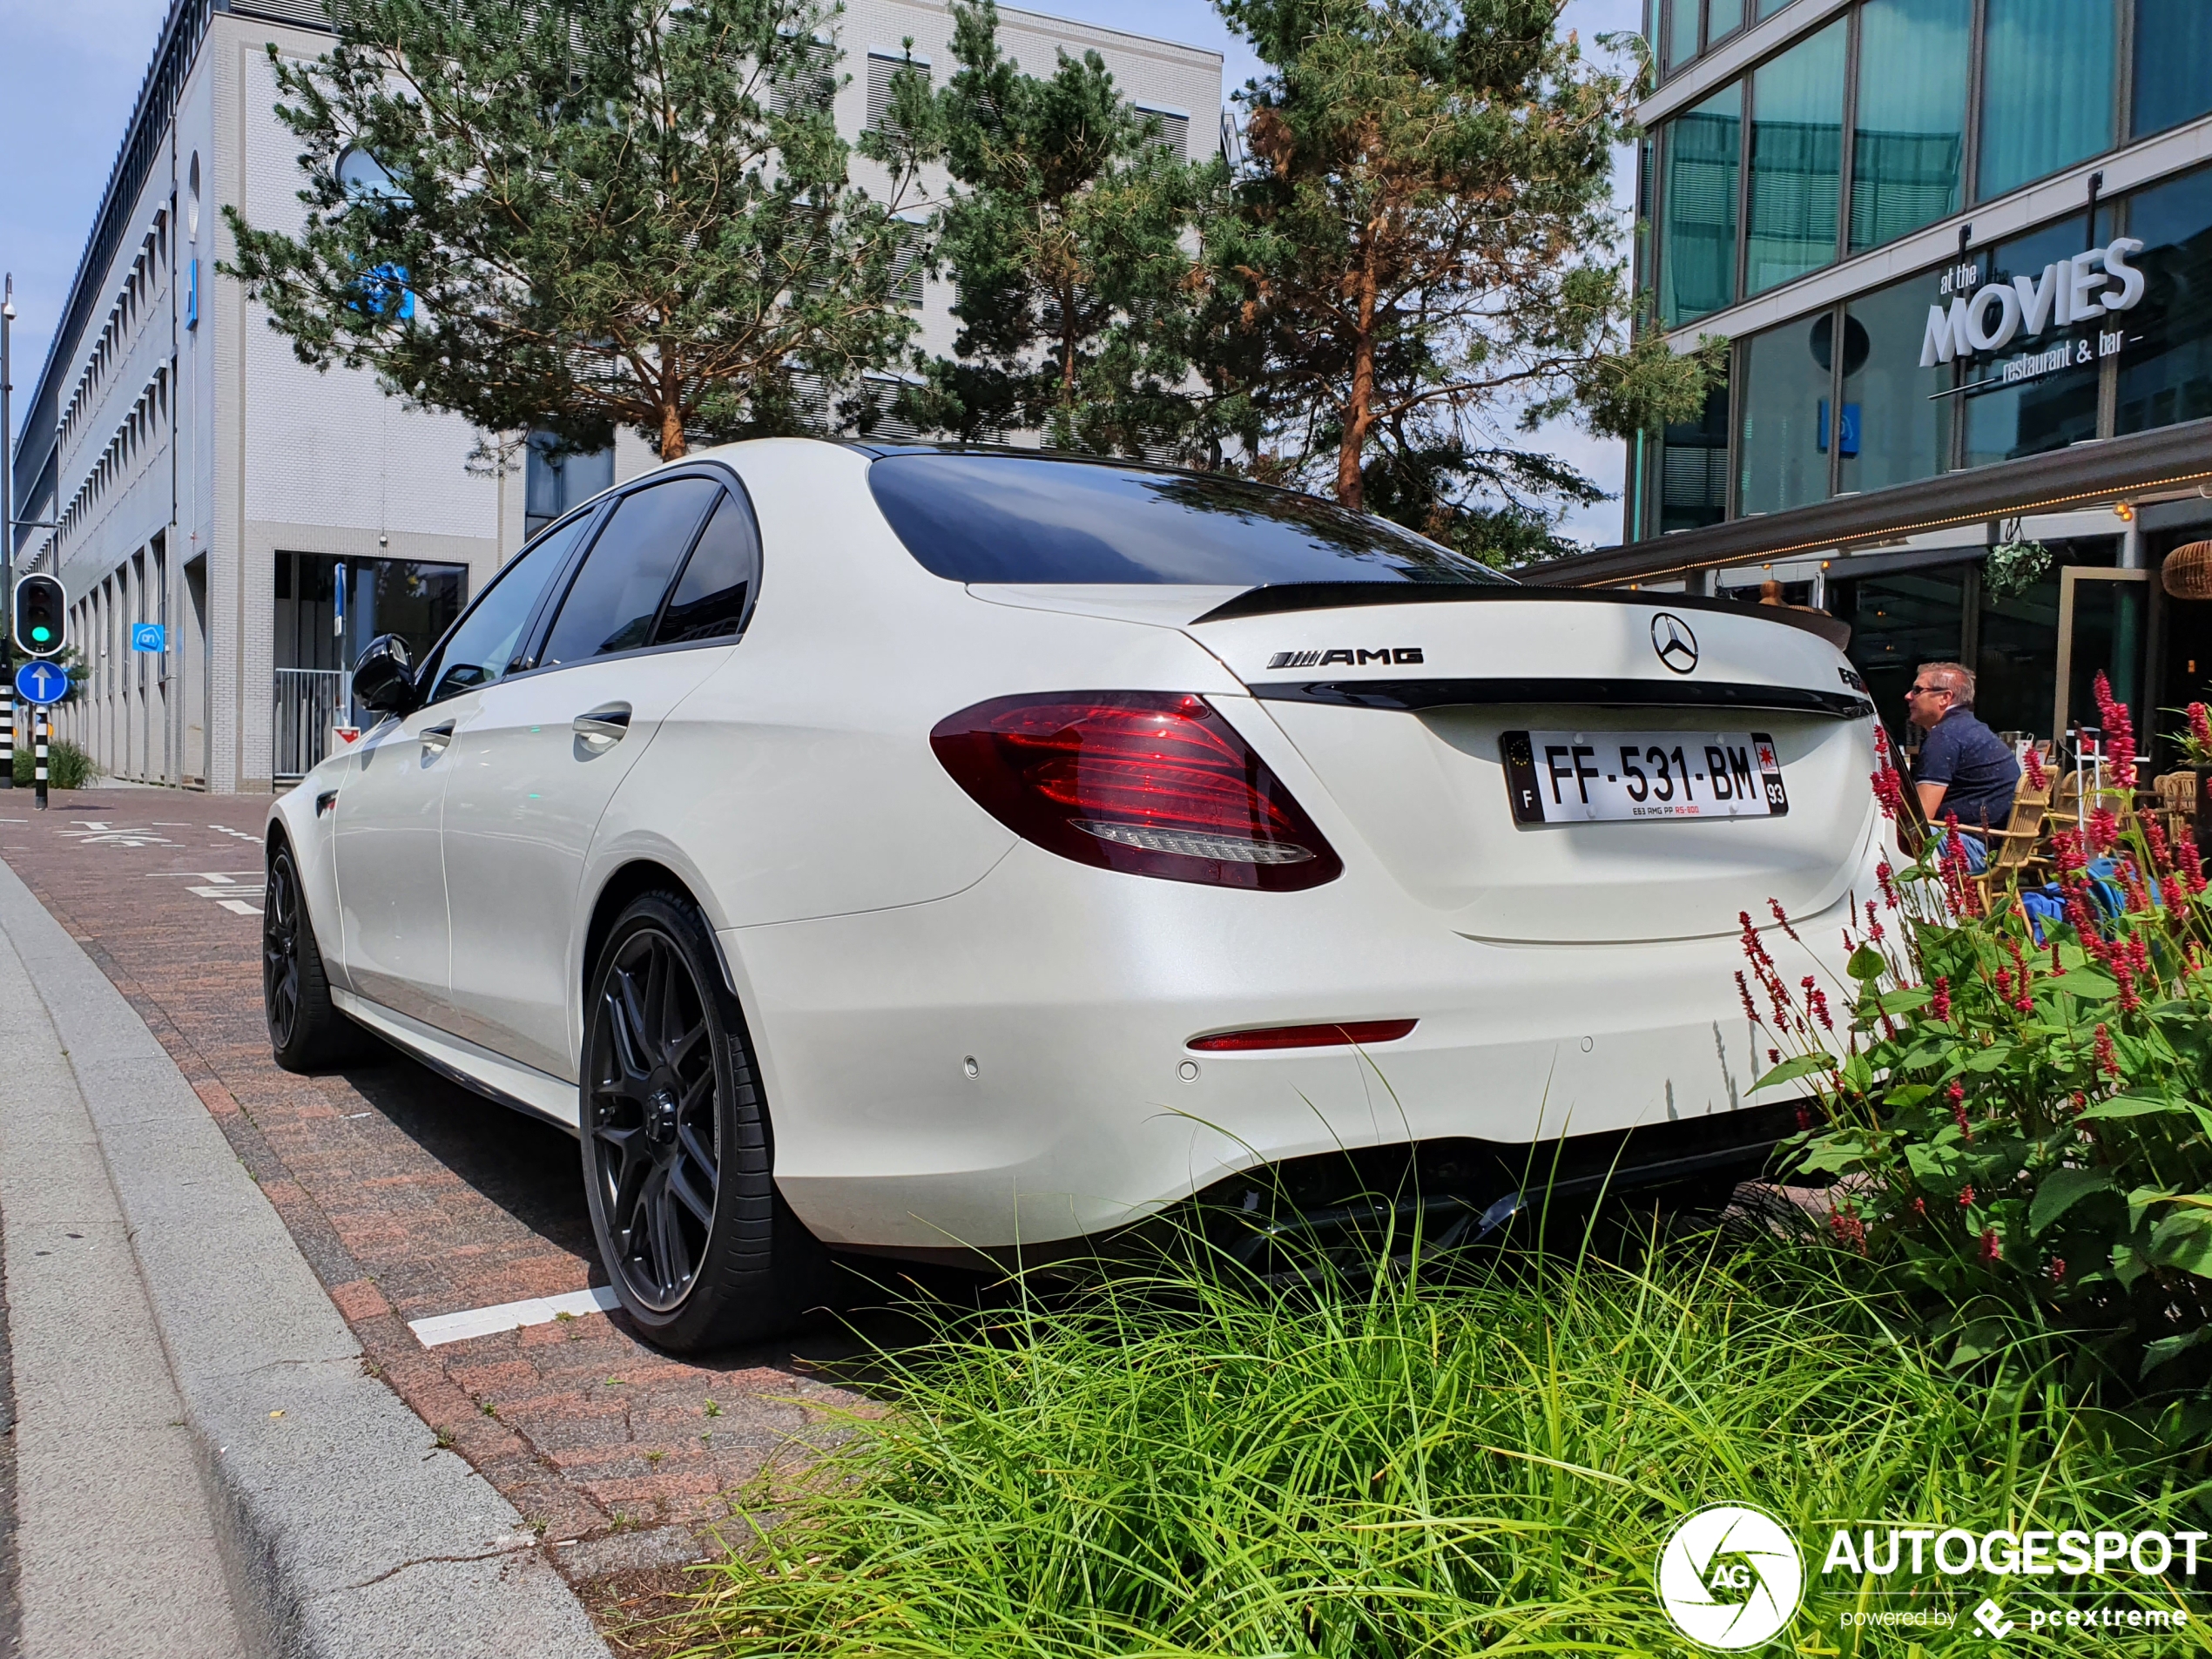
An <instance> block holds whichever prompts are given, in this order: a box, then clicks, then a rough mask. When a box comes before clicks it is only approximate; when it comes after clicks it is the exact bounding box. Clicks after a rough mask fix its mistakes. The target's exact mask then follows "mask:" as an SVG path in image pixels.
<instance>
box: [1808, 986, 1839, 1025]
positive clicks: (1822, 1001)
mask: <svg viewBox="0 0 2212 1659" xmlns="http://www.w3.org/2000/svg"><path fill="white" fill-rule="evenodd" d="M1812 1015H1813V1018H1815V1019H1816V1020H1818V1021H1819V1022H1820V1028H1821V1029H1822V1030H1824V1031H1833V1030H1834V1029H1835V1028H1836V1022H1835V1021H1834V1020H1832V1019H1831V1018H1830V1017H1829V1014H1828V994H1827V993H1826V992H1825V991H1823V990H1820V989H1818V988H1815V989H1814V991H1813V993H1812Z"/></svg>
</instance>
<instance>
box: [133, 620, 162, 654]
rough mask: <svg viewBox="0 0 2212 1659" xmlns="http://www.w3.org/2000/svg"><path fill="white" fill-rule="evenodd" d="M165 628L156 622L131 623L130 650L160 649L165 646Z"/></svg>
mask: <svg viewBox="0 0 2212 1659" xmlns="http://www.w3.org/2000/svg"><path fill="white" fill-rule="evenodd" d="M168 643H169V642H168V639H167V637H166V630H165V629H164V628H163V627H162V625H161V624H159V623H158V622H137V623H132V624H131V649H132V651H161V650H164V649H165V648H166V647H167V645H168Z"/></svg>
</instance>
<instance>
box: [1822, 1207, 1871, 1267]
mask: <svg viewBox="0 0 2212 1659" xmlns="http://www.w3.org/2000/svg"><path fill="white" fill-rule="evenodd" d="M1828 1226H1829V1230H1830V1231H1832V1232H1833V1233H1834V1234H1835V1235H1836V1242H1837V1243H1838V1244H1842V1245H1844V1247H1845V1248H1846V1249H1850V1250H1855V1251H1858V1253H1859V1254H1860V1255H1862V1256H1864V1255H1865V1254H1866V1224H1865V1222H1863V1221H1861V1220H1860V1219H1859V1218H1858V1217H1857V1216H1855V1215H1853V1214H1852V1213H1851V1211H1848V1210H1838V1211H1832V1212H1831V1213H1830V1215H1829V1217H1828Z"/></svg>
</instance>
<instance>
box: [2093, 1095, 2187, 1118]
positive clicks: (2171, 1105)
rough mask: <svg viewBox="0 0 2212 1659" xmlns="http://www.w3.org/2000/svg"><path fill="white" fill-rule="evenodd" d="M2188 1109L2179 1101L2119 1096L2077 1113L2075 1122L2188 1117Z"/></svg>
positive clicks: (2139, 1096) (2141, 1096) (2140, 1096)
mask: <svg viewBox="0 0 2212 1659" xmlns="http://www.w3.org/2000/svg"><path fill="white" fill-rule="evenodd" d="M2167 1114H2171V1115H2172V1116H2176V1117H2180V1116H2187V1114H2188V1107H2187V1106H2185V1105H2183V1104H2182V1103H2181V1102H2179V1101H2172V1100H2153V1099H2150V1098H2149V1097H2148V1096H2143V1095H2119V1096H2114V1098H2112V1099H2111V1100H2101V1101H2099V1102H2098V1103H2096V1104H2095V1105H2094V1106H2091V1107H2088V1108H2087V1109H2085V1110H2083V1111H2081V1112H2080V1113H2077V1114H2076V1116H2075V1121H2076V1122H2079V1121H2080V1119H2081V1118H2084V1117H2157V1116H2162V1115H2167Z"/></svg>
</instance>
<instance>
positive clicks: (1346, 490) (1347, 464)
mask: <svg viewBox="0 0 2212 1659" xmlns="http://www.w3.org/2000/svg"><path fill="white" fill-rule="evenodd" d="M1374 403H1375V244H1374V239H1373V237H1372V235H1370V236H1369V238H1368V239H1367V250H1366V260H1365V261H1364V262H1363V266H1362V268H1361V270H1360V273H1359V334H1358V335H1357V337H1356V338H1355V339H1354V340H1353V342H1352V395H1350V396H1349V397H1347V398H1345V404H1344V435H1343V437H1342V438H1341V439H1339V441H1338V444H1337V505H1339V507H1348V508H1350V509H1352V511H1353V512H1355V513H1356V512H1359V510H1360V509H1362V508H1364V507H1365V506H1366V501H1367V482H1366V479H1365V478H1363V477H1362V476H1361V475H1360V472H1359V462H1360V457H1361V456H1362V455H1364V454H1365V453H1366V448H1367V429H1368V428H1370V427H1371V426H1372V425H1373V424H1374V418H1375V417H1374V413H1373V410H1374Z"/></svg>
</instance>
